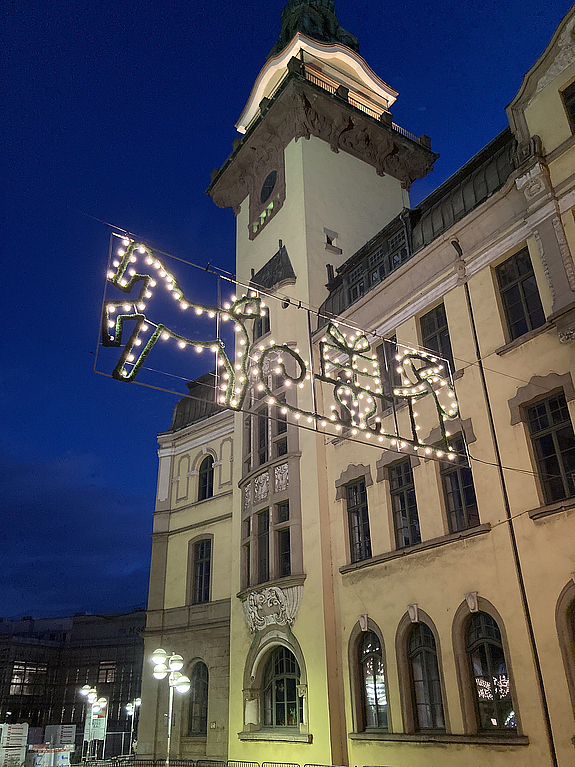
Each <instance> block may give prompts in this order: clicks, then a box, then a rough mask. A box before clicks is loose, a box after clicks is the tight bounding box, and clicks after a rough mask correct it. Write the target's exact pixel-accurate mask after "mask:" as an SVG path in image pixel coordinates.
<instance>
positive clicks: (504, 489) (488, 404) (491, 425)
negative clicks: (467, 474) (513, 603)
mask: <svg viewBox="0 0 575 767" xmlns="http://www.w3.org/2000/svg"><path fill="white" fill-rule="evenodd" d="M451 245H452V246H453V249H454V250H455V252H456V253H457V257H458V260H459V263H460V264H461V266H462V267H463V269H462V273H463V275H464V277H463V289H464V291H465V300H466V303H467V310H468V312H469V321H470V323H471V330H472V332H473V342H474V346H475V358H476V361H477V367H478V368H479V375H480V377H481V387H482V389H483V396H484V397H485V405H486V408H487V416H488V419H489V430H490V432H491V439H492V441H493V448H494V450H495V460H496V462H497V471H498V473H499V481H500V483H501V491H502V493H503V504H504V506H505V515H506V517H507V522H508V524H509V536H510V538H511V549H512V551H513V560H514V564H515V571H516V573H517V581H518V584H519V592H520V594H521V603H522V607H523V612H524V614H525V622H526V624H527V633H528V635H529V644H530V645H531V652H532V655H533V663H534V665H535V674H536V676H537V683H538V686H539V695H540V697H541V707H542V709H543V719H544V721H545V729H546V732H547V740H548V743H549V753H550V756H551V764H552V765H553V767H559V762H558V761H557V752H556V750H555V740H554V738H553V729H552V727H551V716H550V714H549V706H548V704H547V695H546V693H545V683H544V681H543V673H542V671H541V661H540V660H539V651H538V650H537V643H536V641H535V631H534V629H533V622H532V619H531V610H530V609H529V602H528V600H527V590H526V588H525V581H524V579H523V570H522V567H521V560H520V558H519V548H518V546H517V538H516V536H515V527H514V525H513V516H512V514H511V505H510V503H509V495H508V493H507V483H506V481H505V474H504V472H503V463H502V461H501V453H500V451H499V441H498V439H497V432H496V431H495V421H494V419H493V411H492V409H491V399H490V397H489V390H488V388H487V380H486V378H485V371H484V369H483V361H482V359H481V349H480V346H479V338H478V336H477V328H476V325H475V315H474V313H473V306H472V304H471V294H470V292H469V285H468V282H467V276H466V274H465V262H464V260H463V250H462V248H461V245H460V244H459V241H458V240H455V239H454V240H451Z"/></svg>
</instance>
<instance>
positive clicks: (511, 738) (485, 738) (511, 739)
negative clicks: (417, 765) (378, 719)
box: [349, 732, 529, 746]
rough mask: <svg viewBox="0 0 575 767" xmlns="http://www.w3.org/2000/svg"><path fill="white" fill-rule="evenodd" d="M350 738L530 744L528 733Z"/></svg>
mask: <svg viewBox="0 0 575 767" xmlns="http://www.w3.org/2000/svg"><path fill="white" fill-rule="evenodd" d="M349 738H350V740H386V741H396V742H400V743H429V744H431V745H433V744H435V743H461V744H470V745H477V746H528V745H529V738H528V737H527V735H517V734H516V733H509V734H506V735H499V734H498V735H491V734H489V735H458V734H453V733H445V732H430V733H423V732H417V733H404V732H350V733H349Z"/></svg>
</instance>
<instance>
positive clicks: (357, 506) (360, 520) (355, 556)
mask: <svg viewBox="0 0 575 767" xmlns="http://www.w3.org/2000/svg"><path fill="white" fill-rule="evenodd" d="M345 491H346V500H347V518H348V524H349V547H350V551H351V561H352V562H360V561H361V560H362V559H369V558H370V557H371V538H370V534H369V517H368V513H367V491H366V489H365V481H364V480H363V479H362V480H360V481H359V482H354V483H353V485H348V486H347V487H346V489H345Z"/></svg>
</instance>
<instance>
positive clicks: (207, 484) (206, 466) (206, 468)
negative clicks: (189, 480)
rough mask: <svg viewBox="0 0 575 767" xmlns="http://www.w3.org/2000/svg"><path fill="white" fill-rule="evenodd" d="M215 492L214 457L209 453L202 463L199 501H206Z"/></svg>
mask: <svg viewBox="0 0 575 767" xmlns="http://www.w3.org/2000/svg"><path fill="white" fill-rule="evenodd" d="M213 494H214V459H213V458H212V456H211V455H207V456H206V457H205V458H204V460H203V461H202V463H201V465H200V483H199V489H198V501H205V500H206V498H211V497H212V496H213Z"/></svg>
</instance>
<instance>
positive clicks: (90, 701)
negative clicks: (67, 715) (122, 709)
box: [80, 684, 100, 761]
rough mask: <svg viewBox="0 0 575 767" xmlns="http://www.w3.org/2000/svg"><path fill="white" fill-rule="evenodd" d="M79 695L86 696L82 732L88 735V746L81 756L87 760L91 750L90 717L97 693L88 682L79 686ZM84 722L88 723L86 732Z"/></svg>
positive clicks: (91, 716)
mask: <svg viewBox="0 0 575 767" xmlns="http://www.w3.org/2000/svg"><path fill="white" fill-rule="evenodd" d="M80 695H83V696H84V698H86V713H85V716H84V734H85V735H86V734H87V735H88V738H87V743H88V746H87V748H86V756H85V757H83V758H84V759H85V760H86V761H88V759H89V758H90V751H91V750H92V718H93V713H94V704H95V703H96V701H97V700H98V693H97V692H96V688H95V687H92V686H91V685H89V684H85V685H84V686H83V687H81V688H80ZM98 710H100V709H98ZM88 711H89V712H90V718H89V719H88ZM86 724H88V732H87V733H86Z"/></svg>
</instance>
